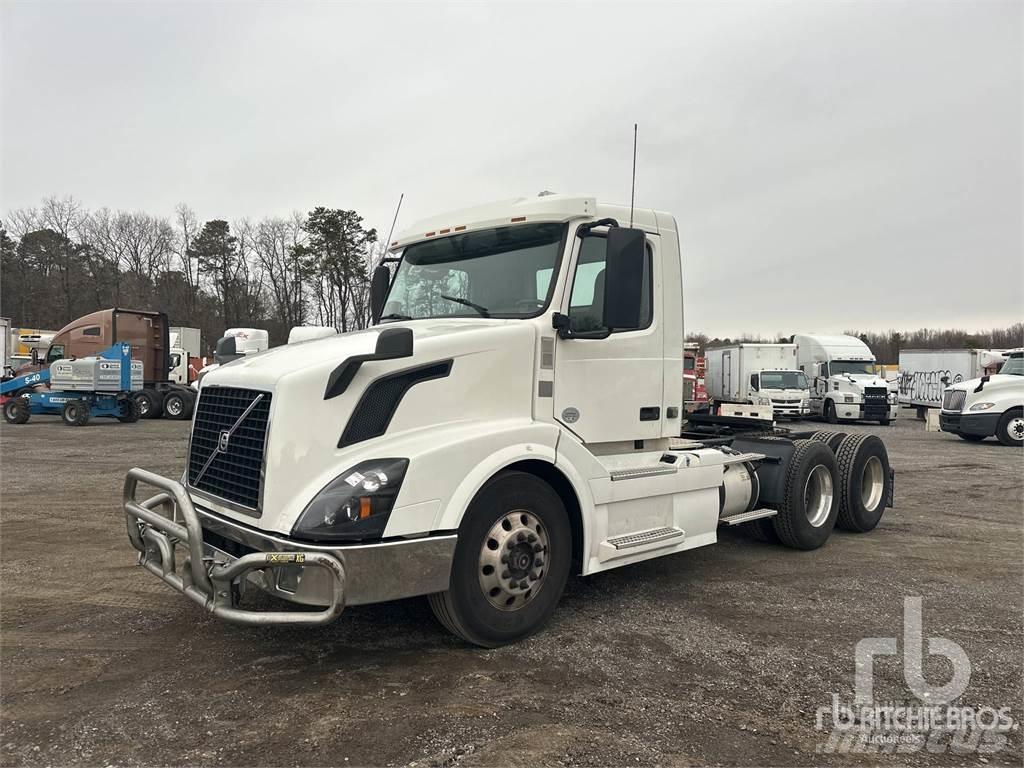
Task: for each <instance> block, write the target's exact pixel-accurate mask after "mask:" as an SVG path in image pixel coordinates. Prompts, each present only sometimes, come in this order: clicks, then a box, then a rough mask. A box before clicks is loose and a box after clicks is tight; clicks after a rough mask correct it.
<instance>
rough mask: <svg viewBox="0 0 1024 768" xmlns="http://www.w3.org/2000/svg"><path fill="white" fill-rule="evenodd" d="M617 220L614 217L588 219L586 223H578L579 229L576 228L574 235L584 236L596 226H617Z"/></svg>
mask: <svg viewBox="0 0 1024 768" xmlns="http://www.w3.org/2000/svg"><path fill="white" fill-rule="evenodd" d="M617 226H619V222H617V221H616V220H615V219H598V220H597V221H588V222H587V223H586V224H580V227H579V229H577V230H576V237H586V236H587V235H588V234H589V233H590V230H592V229H596V228H597V227H617Z"/></svg>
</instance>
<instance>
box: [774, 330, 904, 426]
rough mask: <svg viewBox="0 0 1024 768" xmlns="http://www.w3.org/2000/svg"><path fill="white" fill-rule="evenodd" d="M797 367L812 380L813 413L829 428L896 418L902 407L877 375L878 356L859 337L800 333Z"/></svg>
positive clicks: (884, 421) (795, 337)
mask: <svg viewBox="0 0 1024 768" xmlns="http://www.w3.org/2000/svg"><path fill="white" fill-rule="evenodd" d="M793 343H794V344H796V358H797V364H798V365H799V367H800V370H802V371H803V372H804V373H806V374H807V377H808V378H809V379H810V380H811V412H812V413H814V414H815V415H816V416H820V417H822V418H824V419H825V421H827V422H829V423H830V424H835V423H837V422H840V421H859V420H863V421H877V422H878V423H879V424H882V425H883V426H885V425H887V424H889V422H891V421H892V420H893V419H895V418H896V414H897V411H898V409H899V405H898V403H897V397H896V393H895V392H890V391H889V385H888V384H887V383H886V380H885V379H884V378H882V377H880V376H879V375H878V374H877V373H875V355H874V353H872V351H871V350H870V349H869V348H868V345H867V344H865V343H864V342H863V341H861V340H860V339H858V338H857V337H856V336H841V335H836V336H825V335H820V334H809V333H798V334H796V335H795V336H794V337H793Z"/></svg>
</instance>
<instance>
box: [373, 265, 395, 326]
mask: <svg viewBox="0 0 1024 768" xmlns="http://www.w3.org/2000/svg"><path fill="white" fill-rule="evenodd" d="M390 287H391V270H390V269H388V268H387V267H385V266H384V265H383V264H381V265H380V266H379V267H377V268H376V269H375V270H373V277H372V278H371V279H370V314H371V315H373V322H374V324H376V322H377V321H378V320H380V316H381V314H383V312H384V300H385V299H386V298H387V296H388V288H390Z"/></svg>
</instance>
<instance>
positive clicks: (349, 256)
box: [0, 197, 384, 351]
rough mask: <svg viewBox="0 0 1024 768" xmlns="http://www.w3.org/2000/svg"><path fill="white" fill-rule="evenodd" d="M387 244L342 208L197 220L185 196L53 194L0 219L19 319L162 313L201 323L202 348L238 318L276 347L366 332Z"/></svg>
mask: <svg viewBox="0 0 1024 768" xmlns="http://www.w3.org/2000/svg"><path fill="white" fill-rule="evenodd" d="M383 247H384V245H383V244H382V243H379V242H378V239H377V232H376V230H374V229H372V228H367V227H366V226H365V225H364V224H363V219H362V217H361V216H360V215H359V214H358V213H356V211H354V210H345V209H341V208H328V207H325V206H317V207H315V208H314V209H313V210H312V211H310V212H309V213H308V214H302V213H294V214H292V215H291V216H289V217H267V218H263V219H260V220H252V219H247V218H245V219H239V220H236V221H233V222H230V223H229V222H228V221H226V220H224V219H210V220H207V221H203V222H200V220H199V219H198V218H197V216H196V214H195V212H194V211H193V210H192V209H191V208H189V207H188V206H187V205H184V204H182V205H179V206H178V207H177V208H176V209H175V212H174V215H173V216H172V217H170V218H168V217H161V216H154V215H151V214H148V213H145V212H142V211H136V212H130V211H112V210H110V209H108V208H100V209H98V210H88V209H86V208H85V207H84V206H83V205H82V204H81V203H79V202H78V201H77V200H75V199H73V198H70V197H65V198H55V197H51V198H47V199H45V200H43V202H42V204H41V205H40V206H38V207H33V208H24V209H19V210H14V211H11V212H10V213H9V214H8V215H6V216H5V217H4V219H3V221H2V222H0V307H2V312H3V314H4V315H7V316H9V317H10V318H11V321H12V324H13V325H14V326H16V327H29V328H45V329H51V330H55V329H58V328H61V327H62V326H64V325H65V324H66V323H68V322H70V321H71V320H73V319H75V318H77V317H80V316H82V315H84V314H88V313H89V312H93V311H96V310H98V309H105V308H108V307H127V308H132V309H148V310H158V311H161V312H166V313H167V315H168V316H169V318H170V320H171V323H172V324H173V325H182V326H189V327H196V328H200V329H201V330H202V335H203V339H204V344H205V345H206V347H207V348H209V347H211V346H212V344H213V342H214V341H215V340H216V339H218V338H220V336H222V335H223V332H224V330H225V329H227V328H230V327H237V326H241V327H257V328H265V329H267V330H268V331H269V333H270V337H271V342H272V343H275V344H278V343H282V342H283V341H284V340H285V339H286V337H287V334H288V330H289V329H290V328H291V327H293V326H296V325H304V324H306V325H326V326H333V327H335V328H337V329H338V330H340V331H347V330H353V329H359V328H365V327H366V326H367V325H368V324H369V322H370V301H369V284H370V271H371V265H372V263H373V262H374V261H375V260H377V259H378V257H379V256H380V254H381V253H382V251H383ZM204 351H208V350H204Z"/></svg>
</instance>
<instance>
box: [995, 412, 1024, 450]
mask: <svg viewBox="0 0 1024 768" xmlns="http://www.w3.org/2000/svg"><path fill="white" fill-rule="evenodd" d="M996 437H998V438H999V442H1000V443H1002V444H1003V445H1012V446H1016V447H1017V448H1020V447H1022V446H1024V410H1021V409H1020V408H1013V409H1011V410H1009V411H1007V412H1006V413H1004V414H1003V415H1002V417H1001V418H1000V419H999V426H997V427H996Z"/></svg>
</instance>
